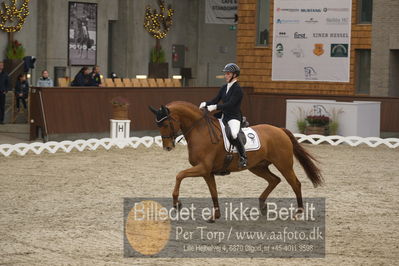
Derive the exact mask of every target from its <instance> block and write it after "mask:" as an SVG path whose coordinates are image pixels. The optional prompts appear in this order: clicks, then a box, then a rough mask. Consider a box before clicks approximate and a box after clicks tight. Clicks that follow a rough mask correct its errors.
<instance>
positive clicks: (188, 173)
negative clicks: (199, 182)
mask: <svg viewBox="0 0 399 266" xmlns="http://www.w3.org/2000/svg"><path fill="white" fill-rule="evenodd" d="M207 172H208V171H207V169H206V167H205V166H204V165H203V164H198V165H196V166H194V167H191V168H188V169H186V170H183V171H180V172H179V173H178V174H177V176H176V183H175V189H174V190H173V194H172V196H173V207H175V208H180V207H181V203H180V201H179V191H180V184H181V181H182V180H183V179H184V178H186V177H194V176H204V175H206V174H207Z"/></svg>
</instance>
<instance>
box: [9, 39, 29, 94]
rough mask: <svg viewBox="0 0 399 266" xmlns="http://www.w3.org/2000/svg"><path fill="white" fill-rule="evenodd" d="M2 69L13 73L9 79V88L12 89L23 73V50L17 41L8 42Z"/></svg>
mask: <svg viewBox="0 0 399 266" xmlns="http://www.w3.org/2000/svg"><path fill="white" fill-rule="evenodd" d="M5 55H6V59H5V60H4V69H5V71H6V72H8V73H13V74H12V75H11V77H10V82H11V86H12V87H14V86H15V83H16V81H17V77H18V76H19V74H21V73H23V67H22V62H23V58H24V57H25V48H24V47H23V46H22V44H21V43H20V42H18V41H17V40H13V41H11V42H9V44H8V45H7V47H6V51H5Z"/></svg>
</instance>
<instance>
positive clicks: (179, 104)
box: [166, 101, 216, 120]
mask: <svg viewBox="0 0 399 266" xmlns="http://www.w3.org/2000/svg"><path fill="white" fill-rule="evenodd" d="M166 106H167V107H168V108H170V109H171V111H173V110H180V111H184V110H188V111H191V112H193V113H195V114H197V115H200V116H202V115H203V114H204V113H203V111H202V110H201V109H199V108H198V106H197V105H194V104H192V103H190V102H186V101H174V102H171V103H168V104H167V105H166ZM207 116H208V117H209V118H211V119H215V120H216V118H215V117H214V116H213V115H210V113H207Z"/></svg>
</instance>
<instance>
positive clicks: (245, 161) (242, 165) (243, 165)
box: [238, 156, 248, 168]
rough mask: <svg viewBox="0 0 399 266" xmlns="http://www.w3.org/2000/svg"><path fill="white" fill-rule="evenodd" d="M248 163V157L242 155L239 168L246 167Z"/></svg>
mask: <svg viewBox="0 0 399 266" xmlns="http://www.w3.org/2000/svg"><path fill="white" fill-rule="evenodd" d="M247 164H248V160H247V158H245V157H241V156H240V160H239V162H238V168H245V167H247Z"/></svg>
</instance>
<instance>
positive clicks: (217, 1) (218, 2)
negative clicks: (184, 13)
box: [205, 0, 238, 24]
mask: <svg viewBox="0 0 399 266" xmlns="http://www.w3.org/2000/svg"><path fill="white" fill-rule="evenodd" d="M237 7H238V0H206V1H205V23H210V24H236V22H237V19H236V18H237Z"/></svg>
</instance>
